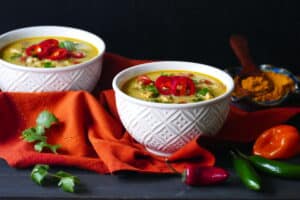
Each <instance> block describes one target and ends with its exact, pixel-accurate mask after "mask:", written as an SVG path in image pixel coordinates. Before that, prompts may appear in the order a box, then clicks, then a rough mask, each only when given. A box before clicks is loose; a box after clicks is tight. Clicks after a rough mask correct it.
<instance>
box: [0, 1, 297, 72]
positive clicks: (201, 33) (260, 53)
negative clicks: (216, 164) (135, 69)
mask: <svg viewBox="0 0 300 200" xmlns="http://www.w3.org/2000/svg"><path fill="white" fill-rule="evenodd" d="M1 8H2V9H1V12H0V19H1V26H0V33H4V32H6V31H9V30H13V29H16V28H20V27H26V26H33V25H63V26H72V27H77V28H82V29H85V30H88V31H91V32H93V33H95V34H97V35H99V36H100V37H102V38H103V39H104V41H105V43H106V45H107V51H109V52H114V53H118V54H120V55H123V56H127V57H131V58H138V59H144V58H147V59H159V60H186V61H195V62H201V63H205V64H209V65H214V66H217V67H220V68H225V67H230V66H236V65H238V64H239V63H238V61H237V59H236V58H235V56H234V55H233V53H232V51H231V49H230V47H229V42H228V40H229V37H230V35H231V34H235V33H239V34H243V35H245V36H246V37H247V38H248V40H249V45H250V50H251V54H252V56H253V58H254V60H255V62H256V63H258V64H262V63H269V64H274V65H277V66H284V67H288V68H289V69H291V70H292V71H293V72H295V73H299V72H300V59H299V58H300V12H299V10H300V1H296V0H295V1H292V0H290V1H289V0H273V1H271V0H270V1H262V0H246V1H245V0H239V1H229V0H219V1H217V0H106V1H105V0H77V1H75V0H73V1H72V0H52V1H41V0H26V1H11V0H10V1H8V0H6V1H2V2H1Z"/></svg>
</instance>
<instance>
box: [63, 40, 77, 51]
mask: <svg viewBox="0 0 300 200" xmlns="http://www.w3.org/2000/svg"><path fill="white" fill-rule="evenodd" d="M76 45H77V44H76V43H74V42H72V41H68V40H66V41H62V42H60V43H59V47H60V48H65V49H67V50H68V51H74V50H76Z"/></svg>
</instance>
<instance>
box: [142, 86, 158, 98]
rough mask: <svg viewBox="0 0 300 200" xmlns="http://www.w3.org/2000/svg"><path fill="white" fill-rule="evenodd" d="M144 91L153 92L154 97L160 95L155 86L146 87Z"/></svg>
mask: <svg viewBox="0 0 300 200" xmlns="http://www.w3.org/2000/svg"><path fill="white" fill-rule="evenodd" d="M144 89H145V90H146V91H149V92H151V93H152V97H157V96H158V95H159V92H158V90H157V88H156V87H155V86H154V85H146V86H145V87H144Z"/></svg>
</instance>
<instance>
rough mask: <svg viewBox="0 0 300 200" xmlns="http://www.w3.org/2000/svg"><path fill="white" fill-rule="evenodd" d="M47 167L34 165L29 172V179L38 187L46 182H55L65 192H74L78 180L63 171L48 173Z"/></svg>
mask: <svg viewBox="0 0 300 200" xmlns="http://www.w3.org/2000/svg"><path fill="white" fill-rule="evenodd" d="M49 169H50V167H49V165H35V166H34V168H33V170H32V171H31V179H32V180H33V181H34V182H35V183H36V184H38V185H43V184H44V183H45V182H46V181H47V180H52V181H55V182H57V185H58V186H59V187H60V188H61V189H62V190H63V191H65V192H74V191H75V186H76V185H77V184H79V183H80V180H79V178H77V177H76V176H73V175H72V174H69V173H67V172H64V171H58V172H56V173H50V172H49Z"/></svg>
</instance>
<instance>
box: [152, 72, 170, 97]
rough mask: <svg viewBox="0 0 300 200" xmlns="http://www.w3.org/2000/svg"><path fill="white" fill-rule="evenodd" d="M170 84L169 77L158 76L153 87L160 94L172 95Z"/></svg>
mask: <svg viewBox="0 0 300 200" xmlns="http://www.w3.org/2000/svg"><path fill="white" fill-rule="evenodd" d="M172 82H173V79H172V77H171V76H160V77H158V78H157V79H156V81H155V87H156V88H157V90H158V91H159V93H160V94H163V95H170V94H172Z"/></svg>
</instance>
